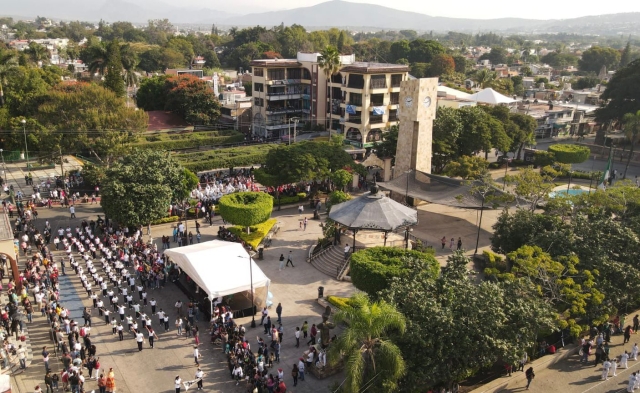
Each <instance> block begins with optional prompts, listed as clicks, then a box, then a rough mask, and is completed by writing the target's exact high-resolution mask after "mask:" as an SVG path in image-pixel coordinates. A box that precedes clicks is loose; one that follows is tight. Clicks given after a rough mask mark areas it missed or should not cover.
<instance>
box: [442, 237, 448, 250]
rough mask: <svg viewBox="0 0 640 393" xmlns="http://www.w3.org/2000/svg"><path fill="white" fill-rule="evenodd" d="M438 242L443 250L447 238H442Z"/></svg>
mask: <svg viewBox="0 0 640 393" xmlns="http://www.w3.org/2000/svg"><path fill="white" fill-rule="evenodd" d="M440 242H441V243H442V249H443V250H444V247H445V246H446V245H447V237H446V236H442V239H440Z"/></svg>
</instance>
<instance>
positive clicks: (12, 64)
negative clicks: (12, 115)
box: [0, 51, 18, 106]
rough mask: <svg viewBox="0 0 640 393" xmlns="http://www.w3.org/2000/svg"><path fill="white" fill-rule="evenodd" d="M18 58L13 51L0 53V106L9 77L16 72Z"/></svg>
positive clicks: (2, 103)
mask: <svg viewBox="0 0 640 393" xmlns="http://www.w3.org/2000/svg"><path fill="white" fill-rule="evenodd" d="M17 67H18V56H17V54H16V53H15V52H14V51H0V106H4V89H3V86H4V85H6V84H7V80H8V79H9V76H11V74H13V73H14V72H16V70H17Z"/></svg>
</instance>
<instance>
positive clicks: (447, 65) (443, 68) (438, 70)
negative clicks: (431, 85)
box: [429, 53, 456, 76]
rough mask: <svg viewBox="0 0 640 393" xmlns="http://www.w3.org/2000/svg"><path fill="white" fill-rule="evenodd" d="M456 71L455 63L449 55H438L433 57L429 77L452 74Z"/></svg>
mask: <svg viewBox="0 0 640 393" xmlns="http://www.w3.org/2000/svg"><path fill="white" fill-rule="evenodd" d="M455 69H456V63H455V61H454V59H453V57H451V56H450V55H447V54H444V53H439V54H437V55H435V56H434V57H433V59H432V60H431V64H430V66H429V74H430V76H440V75H449V74H452V73H453V72H454V71H455Z"/></svg>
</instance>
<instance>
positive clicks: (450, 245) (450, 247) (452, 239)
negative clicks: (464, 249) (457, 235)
mask: <svg viewBox="0 0 640 393" xmlns="http://www.w3.org/2000/svg"><path fill="white" fill-rule="evenodd" d="M455 241H456V239H454V238H451V240H450V241H449V250H451V251H453V245H454V243H455Z"/></svg>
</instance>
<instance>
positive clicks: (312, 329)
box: [307, 323, 318, 345]
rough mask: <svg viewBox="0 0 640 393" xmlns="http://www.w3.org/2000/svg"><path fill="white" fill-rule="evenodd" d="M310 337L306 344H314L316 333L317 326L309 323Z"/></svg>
mask: <svg viewBox="0 0 640 393" xmlns="http://www.w3.org/2000/svg"><path fill="white" fill-rule="evenodd" d="M310 335H311V339H310V340H309V341H307V345H309V344H311V345H316V336H317V335H318V328H316V324H315V323H314V324H312V325H311V333H310Z"/></svg>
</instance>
